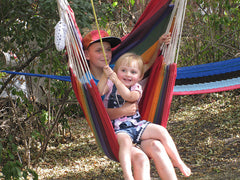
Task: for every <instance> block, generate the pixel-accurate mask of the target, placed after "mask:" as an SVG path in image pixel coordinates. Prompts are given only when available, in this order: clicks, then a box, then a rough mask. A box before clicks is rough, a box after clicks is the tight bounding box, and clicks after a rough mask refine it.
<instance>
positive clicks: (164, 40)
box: [159, 33, 171, 45]
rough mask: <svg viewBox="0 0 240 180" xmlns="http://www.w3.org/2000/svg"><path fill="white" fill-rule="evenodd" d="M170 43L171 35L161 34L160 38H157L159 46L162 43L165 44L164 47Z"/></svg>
mask: <svg viewBox="0 0 240 180" xmlns="http://www.w3.org/2000/svg"><path fill="white" fill-rule="evenodd" d="M170 42H171V33H168V34H163V35H162V36H161V37H160V38H159V43H160V45H162V44H163V43H165V44H166V45H168V44H170Z"/></svg>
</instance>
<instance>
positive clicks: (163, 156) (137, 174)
mask: <svg viewBox="0 0 240 180" xmlns="http://www.w3.org/2000/svg"><path fill="white" fill-rule="evenodd" d="M99 34H100V36H101V38H102V44H103V47H104V52H105V55H104V53H103V49H102V45H101V43H100V36H99ZM170 38H171V37H170V34H164V35H162V36H161V37H160V38H159V47H160V45H162V43H163V42H164V43H166V44H168V43H169V42H170ZM82 43H83V48H84V52H85V56H86V59H87V60H88V61H89V67H90V71H91V73H92V75H93V77H94V80H95V83H96V84H97V83H98V81H99V79H100V78H101V77H102V76H104V73H103V67H104V66H105V65H106V61H107V63H108V64H109V63H110V62H111V59H112V48H113V47H116V46H117V45H118V44H120V43H121V40H120V39H119V38H116V37H111V36H109V35H108V33H107V32H105V31H103V30H100V32H98V31H97V30H94V31H91V32H89V33H88V34H87V35H86V36H85V37H84V38H83V40H82ZM156 56H157V52H156V53H155V55H154V56H153V58H152V60H153V61H150V62H151V63H149V64H148V67H149V66H151V64H152V63H153V62H154V59H155V58H156ZM105 58H106V61H105ZM148 67H146V68H145V69H147V68H148ZM136 110H137V104H135V103H133V104H130V103H125V104H124V105H123V106H122V107H120V108H117V109H116V108H115V109H107V112H108V115H109V117H110V119H116V118H119V117H122V116H131V115H134V114H135V113H136ZM141 149H142V150H140V149H138V148H137V147H134V146H133V147H132V150H131V159H132V165H133V170H134V178H135V179H144V180H147V179H149V180H150V163H149V159H148V157H150V158H152V159H153V161H154V162H155V165H156V168H157V171H158V174H159V176H160V177H161V179H163V180H164V179H166V180H168V179H177V176H176V173H175V170H174V167H173V165H172V162H171V160H170V159H169V157H168V155H167V153H166V151H165V148H164V147H163V145H162V144H161V142H160V141H158V140H154V139H150V140H143V141H142V142H141ZM147 156H148V157H147ZM175 166H176V167H179V168H180V170H181V167H180V165H178V164H175ZM181 171H183V170H181Z"/></svg>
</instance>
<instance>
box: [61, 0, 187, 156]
mask: <svg viewBox="0 0 240 180" xmlns="http://www.w3.org/2000/svg"><path fill="white" fill-rule="evenodd" d="M170 2H171V1H170V0H161V1H159V0H151V1H150V3H149V4H148V6H147V7H146V9H145V11H144V12H143V14H142V16H141V17H140V19H139V21H138V22H137V24H136V25H135V27H134V28H133V30H132V31H131V33H130V34H129V35H127V36H126V37H123V38H122V43H121V45H120V46H118V47H117V48H116V49H115V50H114V52H113V61H112V63H114V62H115V61H116V59H117V58H118V57H119V56H120V55H121V54H123V53H125V52H128V51H133V52H135V53H136V54H139V55H141V56H142V58H143V60H144V62H145V63H148V60H149V59H150V58H151V56H152V55H153V53H154V52H155V51H156V47H157V43H158V38H159V37H160V36H161V35H162V34H163V33H165V32H169V31H170V32H172V43H171V44H170V45H169V46H168V47H166V46H164V47H162V52H161V53H162V55H159V56H158V58H157V60H156V61H155V63H154V65H153V66H152V68H151V72H150V73H149V76H148V82H147V86H146V87H147V88H145V90H144V97H146V98H143V99H142V104H141V108H140V111H141V114H142V116H143V118H145V119H147V120H150V121H152V122H156V123H158V124H162V125H163V126H165V127H166V125H167V118H168V114H169V108H170V104H171V99H172V95H173V87H174V83H175V78H176V69H177V68H176V61H175V60H176V59H177V55H178V47H179V41H180V34H181V29H182V24H183V17H184V10H185V6H186V0H185V1H184V0H181V1H179V0H178V1H175V6H173V5H169V4H170ZM58 7H59V14H60V18H61V21H64V22H65V23H66V25H67V30H68V31H67V37H66V50H67V52H68V59H69V70H70V76H71V82H72V86H73V89H74V92H75V94H76V97H77V99H78V101H79V104H80V106H81V107H82V110H83V112H84V114H85V117H86V119H87V121H88V124H89V126H90V127H91V130H92V131H93V133H94V135H95V138H96V141H97V143H98V145H99V147H100V148H101V149H102V150H103V151H104V153H105V154H106V155H107V156H108V157H109V158H110V159H112V160H115V161H118V150H119V146H118V142H117V139H116V135H115V132H114V130H113V127H112V123H111V120H110V119H109V117H108V114H107V112H106V110H105V108H104V106H103V103H102V99H101V97H100V95H99V93H98V89H97V87H96V85H95V83H94V80H93V78H92V76H91V73H90V70H89V67H88V64H87V61H86V59H85V56H84V52H83V49H82V44H81V39H82V37H81V34H80V31H79V29H78V27H77V24H76V22H75V17H74V13H73V11H72V9H71V8H70V6H69V4H68V2H67V1H66V0H62V1H60V0H59V1H58ZM176 18H177V19H176ZM175 19H176V20H175ZM150 86H151V89H149V88H148V87H150ZM151 90H154V92H152V91H151ZM148 102H150V103H148ZM151 102H153V103H151ZM163 104H164V106H163ZM159 120H162V121H159Z"/></svg>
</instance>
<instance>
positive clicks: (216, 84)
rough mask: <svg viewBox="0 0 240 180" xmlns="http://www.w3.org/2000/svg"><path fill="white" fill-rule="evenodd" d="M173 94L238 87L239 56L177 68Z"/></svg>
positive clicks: (206, 91)
mask: <svg viewBox="0 0 240 180" xmlns="http://www.w3.org/2000/svg"><path fill="white" fill-rule="evenodd" d="M177 74H178V76H177V78H176V83H175V87H174V95H191V94H203V93H213V92H220V91H227V90H233V89H238V88H240V58H235V59H229V60H225V61H220V62H214V63H208V64H201V65H195V66H189V67H181V68H178V69H177Z"/></svg>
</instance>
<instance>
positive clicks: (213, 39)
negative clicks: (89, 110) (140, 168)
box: [0, 0, 240, 178]
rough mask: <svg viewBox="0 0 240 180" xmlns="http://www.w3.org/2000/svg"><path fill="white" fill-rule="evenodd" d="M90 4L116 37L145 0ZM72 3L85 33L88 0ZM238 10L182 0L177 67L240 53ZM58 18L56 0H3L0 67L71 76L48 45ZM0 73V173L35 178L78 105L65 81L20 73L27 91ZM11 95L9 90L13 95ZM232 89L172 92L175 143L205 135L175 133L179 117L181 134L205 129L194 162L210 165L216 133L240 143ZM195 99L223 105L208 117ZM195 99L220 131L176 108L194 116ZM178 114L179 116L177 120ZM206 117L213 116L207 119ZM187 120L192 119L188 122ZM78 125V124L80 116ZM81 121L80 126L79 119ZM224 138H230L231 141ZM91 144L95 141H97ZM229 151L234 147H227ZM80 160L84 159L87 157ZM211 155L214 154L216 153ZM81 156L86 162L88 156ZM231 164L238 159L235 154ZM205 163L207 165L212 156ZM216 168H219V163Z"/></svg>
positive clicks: (222, 2) (221, 2) (231, 4)
mask: <svg viewBox="0 0 240 180" xmlns="http://www.w3.org/2000/svg"><path fill="white" fill-rule="evenodd" d="M94 3H95V6H96V7H95V8H96V10H97V15H98V20H99V23H100V25H101V27H102V29H105V30H107V31H108V32H109V33H110V34H112V35H115V36H118V37H121V36H124V35H125V34H127V33H128V32H129V31H130V30H131V28H132V27H133V26H134V24H135V23H136V21H137V19H138V17H139V16H140V15H141V13H142V11H143V10H144V8H145V6H146V4H147V3H148V1H147V0H146V1H140V0H137V1H134V0H129V1H127V0H126V1H118V0H100V1H94ZM70 5H71V7H72V9H73V10H74V13H75V16H76V20H77V24H78V26H79V28H80V30H81V32H82V34H83V35H84V34H85V33H86V32H88V31H89V30H90V29H93V28H95V25H94V23H93V22H94V20H93V16H92V7H91V4H90V1H84V0H72V1H70ZM239 9H240V1H239V0H231V1H226V0H216V1H209V0H193V1H188V6H187V10H186V17H185V23H184V28H183V35H182V45H181V48H180V54H179V60H178V66H189V65H196V64H203V63H209V62H215V61H222V60H226V59H232V58H235V57H239V56H240V50H239V49H240V41H239V36H240V35H239V33H240V25H239V24H240V22H239V19H240V11H239ZM58 21H59V16H58V12H57V5H56V1H52V0H13V1H8V0H1V1H0V23H1V26H0V51H1V55H0V67H1V70H10V71H17V72H18V71H23V72H29V73H37V74H54V75H69V73H68V67H67V60H66V57H65V54H64V52H58V51H56V49H55V47H54V27H55V25H56V23H57V22H58ZM2 52H9V53H10V52H12V53H14V54H15V55H16V57H17V58H14V57H11V59H10V63H7V62H6V59H5V56H4V55H3V53H2ZM0 79H1V81H0V94H1V93H2V92H7V94H8V95H9V96H7V97H6V98H0V101H1V103H0V111H1V112H0V131H1V133H0V137H1V140H0V157H1V158H0V167H1V169H2V173H3V174H4V175H5V178H7V177H17V178H19V177H21V176H24V177H26V176H27V174H28V175H31V176H32V177H37V174H38V173H37V172H35V171H34V170H36V168H35V167H37V166H38V165H39V164H41V163H43V162H47V157H48V152H49V148H50V149H51V147H52V146H57V147H60V150H62V149H61V143H66V142H71V137H73V136H72V133H73V131H74V130H73V127H74V126H71V123H70V120H69V118H70V119H72V118H77V119H78V118H79V117H81V116H82V112H81V109H80V108H79V106H78V103H77V101H76V99H75V95H74V93H73V91H72V88H71V84H70V83H69V82H63V81H56V80H51V79H43V78H36V77H25V79H24V80H23V79H21V78H20V81H25V82H26V85H27V93H26V92H24V91H22V90H21V89H18V88H14V86H12V84H13V83H14V81H15V80H16V79H18V80H19V77H15V76H14V75H7V74H5V73H0ZM10 94H13V95H15V98H13V96H10ZM237 95H239V91H238V90H236V91H233V92H229V93H227V94H225V93H216V94H211V95H203V96H201V95H199V96H186V97H185V96H183V97H174V99H173V105H172V108H173V113H174V114H176V117H175V118H173V119H171V118H170V120H169V129H173V130H172V131H171V134H173V135H174V136H176V138H177V140H176V142H177V144H178V145H180V150H181V149H182V148H184V146H185V144H186V143H190V145H189V146H188V147H189V149H187V150H189V152H192V151H190V149H192V148H194V147H193V146H191V145H195V146H197V144H194V143H193V141H194V142H196V141H197V142H199V143H198V144H201V143H204V142H205V141H203V142H201V141H199V140H200V139H201V137H199V136H198V134H191V136H193V137H195V138H194V139H193V141H189V140H188V139H187V138H183V139H179V140H178V138H179V137H178V136H179V134H178V133H181V132H179V131H177V129H175V128H174V126H179V123H180V124H182V125H183V126H182V127H181V130H182V132H186V133H187V134H188V133H190V132H192V130H193V129H194V130H195V132H198V130H199V129H200V130H203V132H202V133H203V134H204V135H207V137H208V141H207V142H208V143H210V145H208V148H206V150H208V151H209V153H208V154H205V155H202V154H201V153H200V155H199V156H197V155H190V154H188V156H189V157H191V158H192V159H191V160H189V163H190V162H193V161H196V162H194V164H195V165H196V166H195V168H199V167H200V166H203V165H207V166H209V164H208V162H207V161H206V159H214V157H216V154H215V153H214V152H215V151H216V152H218V151H217V150H218V148H217V147H215V146H214V147H213V144H214V143H216V142H217V143H219V141H218V140H219V139H220V140H221V139H222V140H223V141H224V139H225V138H224V137H223V136H222V134H225V135H226V136H227V137H226V139H229V138H230V139H231V138H233V140H232V141H230V142H233V147H231V148H232V149H234V150H235V151H236V152H237V155H239V149H236V147H237V146H235V145H238V147H239V122H238V121H239V116H238V114H239V108H237V109H234V110H233V108H234V107H238V106H237V105H236V104H237V103H238V104H239V98H238V99H236V97H239V96H237ZM215 96H217V100H216V99H214V98H216V97H215ZM201 98H203V99H204V98H207V99H213V100H212V101H213V102H215V101H217V102H219V103H218V106H219V109H225V108H226V109H227V110H226V111H224V112H223V111H220V110H219V109H218V110H216V111H217V112H216V116H213V117H212V116H210V115H211V113H210V114H209V112H210V111H212V108H213V107H212V106H215V105H213V104H212V102H208V103H203V102H202V101H203V99H201ZM190 100H192V101H190ZM197 101H200V102H201V103H202V104H199V105H198V106H197V107H198V108H199V111H200V112H199V113H200V114H201V113H204V112H205V111H207V113H208V114H209V115H207V114H205V117H206V119H207V121H203V122H206V123H207V124H214V123H216V122H215V120H216V119H217V120H218V122H217V123H216V124H217V125H216V126H217V129H223V131H217V132H216V134H217V135H214V136H212V135H211V134H212V132H209V131H210V129H211V128H212V127H210V129H209V130H206V131H205V130H204V125H201V127H199V126H197V125H199V124H198V123H200V122H202V120H203V119H204V116H203V115H199V116H198V117H196V119H195V120H193V119H191V117H188V116H185V115H182V114H181V113H182V112H185V113H190V114H191V113H192V112H194V115H197V114H198V113H197V111H196V109H191V108H190V107H192V108H193V107H195V106H194V103H196V102H197ZM204 104H207V105H206V106H210V108H209V109H208V110H206V108H205V107H202V106H201V105H204ZM209 104H210V105H209ZM184 106H187V107H188V106H190V107H188V108H189V109H188V108H182V107H184ZM216 106H217V105H216ZM178 111H181V112H180V116H183V117H184V118H185V120H184V123H183V122H181V120H179V119H181V117H178V116H177V114H178V113H179V112H178ZM222 114H225V115H226V116H227V117H226V116H225V115H222ZM176 118H177V119H178V120H179V121H176ZM209 119H210V120H211V121H208V120H209ZM225 119H227V120H225ZM228 119H229V121H228ZM198 120H199V121H198ZM200 120H201V121H200ZM222 121H223V122H222ZM188 123H195V124H193V125H188ZM226 123H227V124H226ZM78 125H79V124H78ZM80 125H82V124H81V123H80ZM195 125H196V126H195ZM84 126H86V125H85V124H84ZM209 126H212V125H209ZM202 128H203V129H202ZM224 128H226V129H227V130H226V129H224ZM225 130H226V131H225ZM237 131H238V133H237ZM175 133H177V134H175ZM199 133H200V132H199ZM219 135H221V136H219ZM89 136H91V135H89ZM88 141H92V140H88ZM223 141H221V142H223ZM83 142H84V141H83ZM78 143H80V142H78ZM182 144H183V145H182ZM234 144H235V145H234ZM223 145H224V144H223ZM230 145H232V144H231V143H230ZM93 146H94V148H96V147H95V145H93ZM220 147H224V146H220ZM231 148H230V149H231ZM90 149H91V148H90ZM216 149H217V150H216ZM79 151H80V150H79V149H78V152H79ZM199 151H200V152H201V151H202V149H197V147H196V152H195V153H199ZM92 152H93V151H91V153H92ZM230 152H232V153H233V154H234V152H233V151H230ZM97 153H98V155H99V156H100V158H103V155H102V154H101V152H99V151H97ZM224 153H227V152H226V151H224V152H223V154H222V157H221V158H224V155H226V154H224ZM64 156H65V155H64ZM66 156H71V155H66ZM188 156H186V158H187V157H188ZM219 158H220V157H219ZM221 158H220V159H221ZM85 159H86V160H87V158H85ZM232 159H233V160H232V161H235V155H233V157H232ZM106 161H107V160H106ZM106 161H105V163H106ZM216 161H219V159H217V160H216ZM223 162H224V161H223ZM85 163H86V164H87V162H85ZM224 163H225V162H224ZM236 163H239V161H237V162H236ZM110 164H112V163H110ZM210 164H211V165H212V163H210ZM197 165H198V166H197ZM114 166H116V168H117V169H118V170H116V172H119V173H120V172H121V170H119V166H118V165H116V164H114ZM233 167H234V166H233ZM214 171H215V172H221V167H220V168H216V169H215V170H214ZM108 172H109V171H108ZM238 173H239V172H238Z"/></svg>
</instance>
